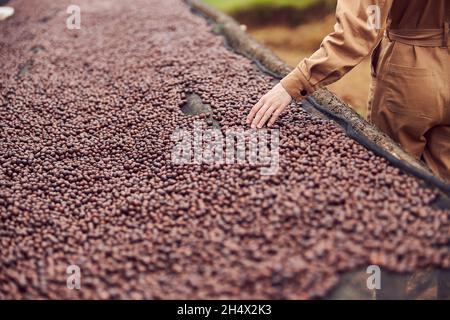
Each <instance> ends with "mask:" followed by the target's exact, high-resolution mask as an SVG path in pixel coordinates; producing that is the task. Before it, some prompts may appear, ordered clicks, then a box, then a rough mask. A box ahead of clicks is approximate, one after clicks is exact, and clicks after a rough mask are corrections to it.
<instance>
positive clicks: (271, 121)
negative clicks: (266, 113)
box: [267, 108, 284, 127]
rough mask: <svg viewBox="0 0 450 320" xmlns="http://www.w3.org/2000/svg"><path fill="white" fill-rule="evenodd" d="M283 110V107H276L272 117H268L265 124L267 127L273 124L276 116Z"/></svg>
mask: <svg viewBox="0 0 450 320" xmlns="http://www.w3.org/2000/svg"><path fill="white" fill-rule="evenodd" d="M283 110H284V108H278V109H277V110H275V112H274V113H273V115H272V118H270V121H269V124H268V125H267V126H269V127H271V126H273V124H274V123H275V121H277V119H278V117H279V116H280V114H281V113H282V112H283Z"/></svg>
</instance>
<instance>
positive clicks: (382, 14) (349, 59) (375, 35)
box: [281, 0, 393, 101]
mask: <svg viewBox="0 0 450 320" xmlns="http://www.w3.org/2000/svg"><path fill="white" fill-rule="evenodd" d="M392 2H393V0H338V3H337V8H336V24H335V26H334V31H333V32H332V33H330V34H329V35H327V36H326V37H325V39H324V40H323V41H322V44H321V45H320V48H319V50H317V51H316V52H315V53H313V54H312V55H311V57H309V58H306V59H304V60H302V61H301V62H300V63H299V65H298V66H297V67H296V68H295V69H294V70H293V71H292V72H291V73H290V74H288V75H287V76H286V77H285V78H284V79H283V80H281V84H282V86H283V87H284V88H285V89H286V91H287V92H288V93H289V94H290V95H291V96H292V97H293V98H294V99H295V100H297V101H300V100H301V99H302V98H303V96H304V95H306V94H311V93H313V92H314V91H316V90H317V89H319V88H321V87H323V86H326V85H329V84H331V83H333V82H335V81H337V80H339V79H340V78H341V77H342V76H344V75H345V74H346V73H347V72H349V71H350V70H351V69H353V68H354V67H355V66H356V65H357V64H359V63H360V62H361V61H362V60H363V59H364V58H365V57H367V56H368V55H369V54H370V53H371V52H372V50H373V49H374V48H375V47H376V45H377V44H378V43H379V41H380V39H381V37H382V35H383V32H384V29H385V26H386V21H387V19H388V15H389V11H390V9H391V6H392Z"/></svg>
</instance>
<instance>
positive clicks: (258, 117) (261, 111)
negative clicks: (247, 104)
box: [252, 102, 271, 128]
mask: <svg viewBox="0 0 450 320" xmlns="http://www.w3.org/2000/svg"><path fill="white" fill-rule="evenodd" d="M270 107H271V104H270V103H268V102H266V103H265V104H264V105H263V106H262V107H261V109H259V111H258V112H257V113H256V116H255V118H254V119H253V121H252V128H256V126H257V125H258V123H259V121H260V120H261V118H262V117H263V116H264V114H265V113H266V111H267V110H268V109H269V108H270Z"/></svg>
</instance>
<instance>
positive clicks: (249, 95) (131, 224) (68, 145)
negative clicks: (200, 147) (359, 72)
mask: <svg viewBox="0 0 450 320" xmlns="http://www.w3.org/2000/svg"><path fill="white" fill-rule="evenodd" d="M12 4H13V5H14V7H15V8H16V15H15V16H14V17H12V18H11V19H9V20H6V21H3V22H0V43H1V45H0V64H1V67H0V93H1V94H0V298H2V299H5V298H13V299H17V298H50V299H55V298H84V299H89V298H100V299H108V298H112V299H115V298H131V299H141V298H150V299H161V298H164V299H167V298H170V299H178V298H181V299H192V298H235V299H246V298H249V299H250V298H287V299H307V298H314V297H323V296H325V295H326V294H327V292H329V290H330V289H331V288H332V287H333V286H334V285H336V284H337V282H338V280H339V274H341V273H343V272H345V271H349V270H352V269H354V268H357V267H361V266H367V265H369V264H377V265H379V266H381V267H384V268H388V269H390V270H393V271H397V272H406V271H412V270H415V269H418V268H421V267H426V266H435V267H444V268H449V267H450V247H449V243H450V212H449V211H446V210H439V209H433V208H432V207H431V206H430V204H431V203H432V202H433V201H434V200H435V198H436V197H437V193H436V192H435V191H433V190H430V189H426V188H423V187H422V186H421V185H420V183H419V182H418V181H417V180H416V179H414V178H412V177H410V176H408V175H406V174H404V173H402V172H400V170H399V169H397V168H394V167H393V166H391V165H390V164H389V163H387V161H386V160H384V159H382V158H380V157H378V156H375V155H374V154H372V153H371V152H370V151H367V150H366V149H365V148H364V147H362V146H360V145H359V144H358V143H356V142H355V141H353V140H351V139H349V138H348V137H347V136H346V135H345V133H344V132H343V130H342V129H341V128H339V127H338V126H336V125H335V124H333V123H331V122H329V121H326V120H322V119H318V118H315V117H313V116H311V115H308V114H306V113H305V112H303V111H301V110H300V109H298V108H294V107H292V108H290V110H289V111H288V112H286V113H285V114H284V116H283V117H282V118H281V119H280V121H279V122H278V123H277V125H276V127H275V129H278V130H280V158H279V166H280V167H279V170H278V172H277V174H275V175H261V172H260V166H258V165H250V164H245V163H241V164H220V163H213V164H183V165H179V164H175V163H174V162H173V161H172V158H171V154H172V150H173V146H174V141H173V139H172V138H171V137H172V135H173V133H174V132H175V131H176V130H177V129H180V128H181V129H190V128H193V125H194V123H195V122H196V121H204V122H207V121H206V120H207V119H211V118H212V119H213V120H214V121H215V122H216V123H218V124H219V126H220V128H221V129H220V130H226V129H230V128H241V129H248V127H247V126H246V124H245V118H246V115H247V113H248V112H249V110H250V108H251V107H252V105H253V104H254V103H256V102H257V100H258V99H259V97H260V96H262V95H263V94H264V93H265V92H266V91H267V90H269V89H270V88H271V87H272V86H273V84H274V79H272V78H271V77H270V76H268V75H265V74H263V73H262V72H261V71H260V70H259V69H258V68H257V67H256V66H255V64H254V63H252V62H251V61H250V60H248V59H247V58H245V57H242V56H240V55H237V54H235V53H233V52H232V51H230V50H229V49H227V48H226V46H225V44H224V40H223V38H222V37H221V36H218V35H215V34H214V33H213V32H212V27H211V26H210V25H208V23H207V22H206V20H205V19H203V18H202V17H199V16H197V15H195V14H193V13H192V12H191V11H190V9H189V7H188V6H187V5H186V4H185V3H184V2H182V1H176V0H159V1H157V0H148V1H146V0H134V1H106V0H95V1H92V0H78V1H77V5H78V6H79V7H80V9H81V11H80V13H81V25H80V27H81V28H80V29H76V28H75V29H69V28H68V27H67V23H68V21H67V20H68V18H69V17H70V14H71V13H67V7H68V6H69V5H70V4H71V2H70V1H51V0H26V1H25V0H15V1H13V2H12ZM69 22H70V21H69ZM192 94H195V95H196V96H198V97H200V99H201V100H202V103H204V104H205V105H209V106H210V107H211V109H212V114H210V115H206V114H199V115H191V116H188V115H185V114H184V113H183V112H182V108H183V106H184V105H185V104H186V101H187V97H188V96H190V95H192ZM206 125H207V124H206ZM73 265H76V266H78V267H79V268H80V269H79V270H80V273H77V272H74V273H72V271H71V270H76V268H75V269H74V268H73V267H71V268H68V267H69V266H73ZM78 275H79V276H80V277H78V278H77V276H78ZM77 279H80V282H79V283H80V284H81V288H80V289H79V290H77V289H76V288H75V289H71V288H72V287H73V286H71V285H70V284H73V283H75V284H76V283H77ZM72 281H73V282H72ZM68 284H69V286H67V285H68Z"/></svg>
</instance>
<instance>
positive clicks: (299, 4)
mask: <svg viewBox="0 0 450 320" xmlns="http://www.w3.org/2000/svg"><path fill="white" fill-rule="evenodd" d="M203 1H204V2H205V3H207V4H209V5H211V6H213V7H216V8H217V9H219V10H222V11H225V12H227V13H233V12H238V11H243V10H248V9H252V8H255V7H273V8H283V7H290V8H296V9H304V8H307V7H308V6H310V5H312V4H315V3H318V2H321V1H323V0H203Z"/></svg>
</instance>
